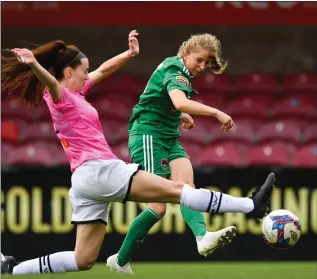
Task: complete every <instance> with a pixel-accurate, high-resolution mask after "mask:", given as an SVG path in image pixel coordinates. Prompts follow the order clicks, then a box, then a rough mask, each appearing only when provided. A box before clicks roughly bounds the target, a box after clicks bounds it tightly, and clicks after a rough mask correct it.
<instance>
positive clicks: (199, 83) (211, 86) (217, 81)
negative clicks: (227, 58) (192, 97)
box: [193, 73, 232, 95]
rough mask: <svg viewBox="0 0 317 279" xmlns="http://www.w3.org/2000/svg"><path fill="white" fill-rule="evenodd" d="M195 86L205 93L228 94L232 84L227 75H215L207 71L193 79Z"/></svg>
mask: <svg viewBox="0 0 317 279" xmlns="http://www.w3.org/2000/svg"><path fill="white" fill-rule="evenodd" d="M193 88H194V89H195V90H197V91H198V92H199V93H202V95H203V94H219V93H221V94H222V95H226V94H228V93H230V92H231V90H232V86H231V84H230V80H229V77H228V76H227V75H224V74H222V75H215V74H213V73H206V74H204V75H202V76H200V77H197V78H195V79H194V80H193Z"/></svg>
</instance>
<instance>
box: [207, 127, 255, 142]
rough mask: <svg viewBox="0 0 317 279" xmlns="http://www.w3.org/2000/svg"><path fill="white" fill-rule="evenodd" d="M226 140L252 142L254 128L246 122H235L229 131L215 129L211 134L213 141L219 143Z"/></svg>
mask: <svg viewBox="0 0 317 279" xmlns="http://www.w3.org/2000/svg"><path fill="white" fill-rule="evenodd" d="M224 141H232V142H237V143H244V144H252V142H253V141H254V132H253V129H252V127H251V126H249V125H247V124H246V123H244V122H237V123H235V125H233V127H232V128H231V129H230V130H229V131H228V132H224V131H223V130H221V129H214V130H213V132H212V135H211V143H212V144H217V143H220V142H224Z"/></svg>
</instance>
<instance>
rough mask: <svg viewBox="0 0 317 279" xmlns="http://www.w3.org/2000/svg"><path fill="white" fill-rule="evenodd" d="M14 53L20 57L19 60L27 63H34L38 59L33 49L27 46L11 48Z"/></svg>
mask: <svg viewBox="0 0 317 279" xmlns="http://www.w3.org/2000/svg"><path fill="white" fill-rule="evenodd" d="M11 51H12V53H14V54H15V56H16V57H17V58H18V60H19V61H20V62H21V63H23V64H27V65H33V64H34V63H35V61H36V59H35V57H34V55H33V53H32V51H30V50H29V49H26V48H14V49H11Z"/></svg>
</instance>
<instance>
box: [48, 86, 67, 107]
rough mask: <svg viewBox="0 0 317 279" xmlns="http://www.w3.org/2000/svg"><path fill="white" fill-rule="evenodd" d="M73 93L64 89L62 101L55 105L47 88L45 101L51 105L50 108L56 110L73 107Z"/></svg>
mask: <svg viewBox="0 0 317 279" xmlns="http://www.w3.org/2000/svg"><path fill="white" fill-rule="evenodd" d="M71 94H72V93H70V92H68V90H67V89H66V88H65V87H64V88H63V89H62V94H61V99H60V100H59V102H58V103H55V102H54V101H53V99H52V97H51V96H50V94H49V92H48V90H47V88H45V91H44V99H45V101H46V103H47V104H48V105H49V107H52V108H56V109H61V108H65V107H71V106H72V103H73V102H72V95H71Z"/></svg>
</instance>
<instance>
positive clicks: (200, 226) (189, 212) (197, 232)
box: [169, 140, 237, 256]
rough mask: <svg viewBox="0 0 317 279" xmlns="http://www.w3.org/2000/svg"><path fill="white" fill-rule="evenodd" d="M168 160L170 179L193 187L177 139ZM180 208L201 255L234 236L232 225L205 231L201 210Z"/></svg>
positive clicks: (185, 160) (190, 170) (189, 171)
mask: <svg viewBox="0 0 317 279" xmlns="http://www.w3.org/2000/svg"><path fill="white" fill-rule="evenodd" d="M169 162H170V163H169V166H170V169H171V176H170V179H171V180H173V181H184V182H185V183H186V184H188V185H190V186H192V187H193V188H195V186H194V172H193V167H192V164H191V162H190V160H189V158H188V155H187V154H186V152H185V150H184V149H183V147H182V146H181V145H180V143H179V142H178V140H176V141H175V143H174V145H173V147H172V149H171V153H170V156H169ZM180 209H181V213H182V216H183V218H184V221H185V222H186V223H187V225H188V226H189V227H190V229H191V230H192V232H193V234H194V236H195V238H196V241H197V249H198V252H199V253H200V254H201V255H203V256H207V255H208V254H211V253H212V252H213V251H215V250H216V249H217V248H219V247H221V246H224V245H226V244H228V243H230V242H231V241H232V239H233V238H234V237H235V236H236V230H237V229H236V227H234V226H230V227H227V228H225V229H223V230H220V231H216V232H207V228H206V224H205V219H204V216H203V214H202V213H201V212H199V211H195V210H193V209H191V208H188V207H186V206H183V205H181V206H180Z"/></svg>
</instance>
